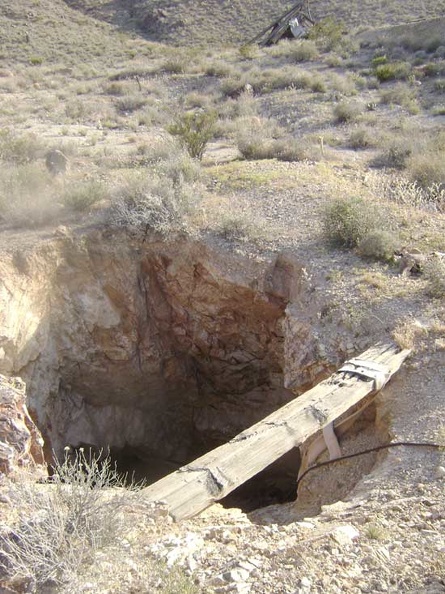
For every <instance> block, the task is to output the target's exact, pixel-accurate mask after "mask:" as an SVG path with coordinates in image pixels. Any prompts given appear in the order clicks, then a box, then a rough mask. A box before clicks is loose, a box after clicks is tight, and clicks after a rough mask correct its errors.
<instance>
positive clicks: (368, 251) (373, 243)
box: [357, 229, 399, 262]
mask: <svg viewBox="0 0 445 594" xmlns="http://www.w3.org/2000/svg"><path fill="white" fill-rule="evenodd" d="M398 248H399V241H398V239H397V236H396V235H395V234H394V233H393V232H390V231H388V230H385V229H372V230H371V231H369V232H368V233H366V234H365V235H364V236H363V238H362V239H361V240H360V242H359V243H358V248H357V251H358V253H359V255H360V256H362V257H363V258H370V259H373V260H381V261H383V262H391V261H392V260H393V259H394V252H395V251H396V250H397V249H398Z"/></svg>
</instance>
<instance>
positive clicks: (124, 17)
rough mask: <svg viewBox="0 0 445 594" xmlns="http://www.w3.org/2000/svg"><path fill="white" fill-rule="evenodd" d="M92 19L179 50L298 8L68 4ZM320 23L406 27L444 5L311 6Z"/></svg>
mask: <svg viewBox="0 0 445 594" xmlns="http://www.w3.org/2000/svg"><path fill="white" fill-rule="evenodd" d="M65 2H66V3H67V4H68V5H69V6H71V7H73V8H76V9H79V10H81V11H82V12H84V13H86V14H88V15H94V16H95V17H96V18H99V19H104V20H107V21H109V22H113V23H115V24H118V25H120V26H122V27H124V28H126V29H128V28H133V27H134V28H135V29H137V30H139V31H141V32H142V33H143V34H144V35H145V36H147V37H148V38H149V39H151V40H155V41H163V42H167V43H172V44H175V45H181V44H187V45H192V44H205V43H221V42H223V43H243V42H247V41H248V40H249V39H251V38H252V37H254V36H255V34H257V33H258V32H259V31H261V30H262V29H263V28H264V27H266V26H267V25H268V24H269V23H270V22H273V20H274V19H276V18H277V17H279V16H280V15H281V14H283V13H284V12H285V11H286V10H288V9H289V8H290V7H292V6H293V5H294V4H295V2H292V1H290V2H289V1H288V0H274V1H273V2H268V1H265V0H262V1H256V0H130V1H128V0H113V2H104V1H103V0H65ZM310 10H311V13H312V15H313V17H314V18H316V19H322V18H325V17H327V16H332V17H335V18H337V19H339V20H342V21H344V22H345V23H346V24H347V25H348V26H352V27H360V26H363V27H365V28H369V27H381V26H385V25H387V24H396V23H406V22H410V21H413V20H418V19H427V18H434V17H439V16H442V15H443V14H444V11H445V1H444V0H425V1H424V2H417V1H415V0H407V1H405V2H402V1H401V0H393V1H392V2H376V1H375V0H363V1H362V2H359V1H358V0H357V1H355V2H341V1H340V0H320V1H319V2H313V1H312V2H310Z"/></svg>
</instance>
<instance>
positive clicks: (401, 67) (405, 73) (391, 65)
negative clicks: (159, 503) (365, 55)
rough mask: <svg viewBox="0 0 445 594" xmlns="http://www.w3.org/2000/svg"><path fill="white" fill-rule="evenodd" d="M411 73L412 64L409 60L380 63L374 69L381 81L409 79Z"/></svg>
mask: <svg viewBox="0 0 445 594" xmlns="http://www.w3.org/2000/svg"><path fill="white" fill-rule="evenodd" d="M410 74H411V65H410V64H409V63H408V62H388V63H386V64H379V65H378V66H376V67H375V69H374V75H375V76H376V77H377V79H378V80H379V81H380V82H387V81H389V80H401V79H407V78H408V77H409V75H410Z"/></svg>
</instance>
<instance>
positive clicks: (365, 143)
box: [349, 128, 376, 149]
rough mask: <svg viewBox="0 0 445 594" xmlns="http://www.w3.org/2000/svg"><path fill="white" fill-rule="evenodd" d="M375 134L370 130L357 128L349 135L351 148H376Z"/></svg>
mask: <svg viewBox="0 0 445 594" xmlns="http://www.w3.org/2000/svg"><path fill="white" fill-rule="evenodd" d="M375 142H376V141H375V134H374V133H373V132H371V131H370V130H369V129H368V128H357V129H356V130H353V131H352V132H351V134H350V135H349V146H351V147H352V148H354V149H366V148H369V147H372V146H375Z"/></svg>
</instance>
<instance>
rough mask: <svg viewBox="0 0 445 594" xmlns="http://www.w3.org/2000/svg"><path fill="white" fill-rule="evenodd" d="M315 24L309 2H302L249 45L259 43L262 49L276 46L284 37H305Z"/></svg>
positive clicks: (301, 0) (264, 30)
mask: <svg viewBox="0 0 445 594" xmlns="http://www.w3.org/2000/svg"><path fill="white" fill-rule="evenodd" d="M313 24H314V20H313V18H312V16H311V11H310V7H309V0H300V2H297V4H295V5H294V6H293V7H292V8H291V9H290V10H288V11H287V12H285V13H284V14H283V15H281V16H280V18H279V19H277V20H275V21H274V22H273V23H271V24H270V25H268V26H267V27H266V28H265V29H263V30H262V31H261V32H260V33H258V35H256V36H255V37H254V38H253V39H251V40H250V41H249V42H248V43H257V44H258V45H260V46H261V47H263V46H266V45H274V44H275V43H277V42H278V41H279V40H280V39H282V38H283V37H291V38H294V39H296V38H299V37H304V36H305V34H306V32H307V30H308V28H309V27H310V26H311V25H313Z"/></svg>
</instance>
